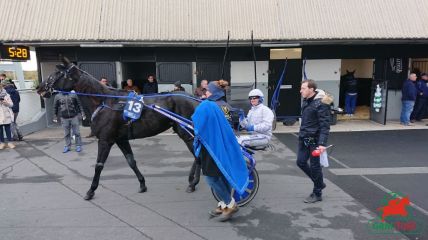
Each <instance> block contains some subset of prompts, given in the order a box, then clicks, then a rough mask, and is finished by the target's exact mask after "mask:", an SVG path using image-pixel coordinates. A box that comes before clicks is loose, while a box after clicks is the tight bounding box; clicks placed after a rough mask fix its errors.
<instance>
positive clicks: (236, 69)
mask: <svg viewBox="0 0 428 240" xmlns="http://www.w3.org/2000/svg"><path fill="white" fill-rule="evenodd" d="M256 70H257V88H258V89H260V90H261V91H262V92H263V94H264V95H265V96H268V80H269V74H268V71H269V61H256ZM230 81H231V85H232V87H233V86H247V85H248V86H249V85H251V84H253V83H254V62H253V61H233V62H231V63H230ZM232 89H233V88H232ZM231 94H232V98H234V96H233V95H235V97H238V98H241V96H236V93H234V92H232V93H231ZM246 94H248V93H246ZM239 95H242V94H241V93H239ZM245 97H246V96H245Z"/></svg>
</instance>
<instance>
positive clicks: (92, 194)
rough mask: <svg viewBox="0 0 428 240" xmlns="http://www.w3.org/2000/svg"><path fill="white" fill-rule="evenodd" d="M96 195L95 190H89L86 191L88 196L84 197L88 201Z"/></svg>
mask: <svg viewBox="0 0 428 240" xmlns="http://www.w3.org/2000/svg"><path fill="white" fill-rule="evenodd" d="M94 195H95V193H94V192H91V193H90V192H88V193H86V196H85V197H84V198H83V199H85V200H86V201H89V200H91V199H92V198H94Z"/></svg>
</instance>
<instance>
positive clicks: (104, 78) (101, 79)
mask: <svg viewBox="0 0 428 240" xmlns="http://www.w3.org/2000/svg"><path fill="white" fill-rule="evenodd" d="M100 83H102V84H104V85H106V86H107V87H111V86H110V84H109V82H108V80H107V78H106V77H101V78H100Z"/></svg>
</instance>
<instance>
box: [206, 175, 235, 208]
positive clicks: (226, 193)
mask: <svg viewBox="0 0 428 240" xmlns="http://www.w3.org/2000/svg"><path fill="white" fill-rule="evenodd" d="M205 181H207V183H208V185H209V186H210V187H211V188H212V189H213V190H214V192H215V193H216V194H217V196H218V197H219V198H220V200H221V201H223V202H224V203H225V204H229V203H230V201H232V197H231V192H232V190H231V189H230V186H229V184H228V183H227V180H226V179H225V178H224V177H223V176H219V177H210V176H205Z"/></svg>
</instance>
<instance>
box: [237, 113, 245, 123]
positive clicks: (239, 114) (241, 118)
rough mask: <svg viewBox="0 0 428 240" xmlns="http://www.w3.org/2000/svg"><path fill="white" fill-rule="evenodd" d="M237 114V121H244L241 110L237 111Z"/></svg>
mask: <svg viewBox="0 0 428 240" xmlns="http://www.w3.org/2000/svg"><path fill="white" fill-rule="evenodd" d="M238 116H239V121H240V122H242V121H244V118H245V115H244V112H243V111H239V113H238Z"/></svg>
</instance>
